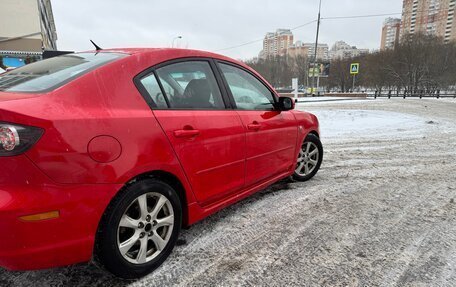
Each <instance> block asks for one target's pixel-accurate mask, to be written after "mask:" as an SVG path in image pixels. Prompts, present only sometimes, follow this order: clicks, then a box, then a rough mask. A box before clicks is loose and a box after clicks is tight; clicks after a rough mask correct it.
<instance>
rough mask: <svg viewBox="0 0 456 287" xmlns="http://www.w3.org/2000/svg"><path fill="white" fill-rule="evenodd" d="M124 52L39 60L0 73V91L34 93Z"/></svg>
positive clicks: (47, 89) (50, 87)
mask: <svg viewBox="0 0 456 287" xmlns="http://www.w3.org/2000/svg"><path fill="white" fill-rule="evenodd" d="M125 56H127V55H126V54H120V53H104V52H102V53H78V54H68V55H63V56H59V57H55V58H51V59H47V60H43V61H40V62H36V63H33V64H30V65H26V66H23V67H21V68H17V69H15V70H12V71H10V72H8V73H5V74H3V75H0V91H6V92H29V93H34V92H45V91H49V90H53V89H56V88H58V87H60V86H62V85H64V84H65V83H67V82H69V81H71V80H74V79H75V78H77V77H80V76H81V75H83V74H85V73H87V72H89V71H91V70H93V69H95V68H98V67H100V66H102V65H105V64H107V63H109V62H112V61H114V60H117V59H119V58H122V57H125Z"/></svg>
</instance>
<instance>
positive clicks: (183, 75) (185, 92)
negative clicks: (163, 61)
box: [156, 61, 225, 109]
mask: <svg viewBox="0 0 456 287" xmlns="http://www.w3.org/2000/svg"><path fill="white" fill-rule="evenodd" d="M156 73H157V76H158V79H159V81H160V82H161V85H162V87H163V90H164V93H165V96H166V97H167V100H168V103H169V108H171V109H225V103H224V102H223V99H222V95H221V93H220V89H219V87H218V85H217V81H216V79H215V76H214V73H213V72H212V69H211V66H210V65H209V62H206V61H187V62H181V63H176V64H170V65H167V66H164V67H162V68H159V69H157V70H156Z"/></svg>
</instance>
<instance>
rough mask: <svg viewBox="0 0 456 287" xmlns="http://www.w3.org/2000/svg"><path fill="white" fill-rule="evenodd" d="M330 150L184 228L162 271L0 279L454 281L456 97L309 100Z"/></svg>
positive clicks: (66, 271)
mask: <svg viewBox="0 0 456 287" xmlns="http://www.w3.org/2000/svg"><path fill="white" fill-rule="evenodd" d="M298 109H302V110H307V111H310V112H312V113H315V114H316V115H318V116H319V120H320V124H321V133H322V141H323V144H324V147H325V159H324V163H323V165H322V168H321V170H320V172H319V173H318V174H317V176H316V177H315V178H314V179H313V180H311V181H309V182H306V183H296V182H290V181H282V182H280V183H277V184H275V185H274V186H272V187H270V188H268V189H266V190H264V191H262V192H260V193H259V194H257V195H254V196H252V197H250V198H248V199H246V200H244V201H242V202H240V203H238V204H236V205H234V206H231V207H229V208H227V209H225V210H223V211H221V212H219V213H217V214H215V215H214V216H211V217H210V218H207V219H205V220H203V221H202V222H200V223H198V224H196V225H194V226H192V227H191V228H190V229H189V230H184V231H183V232H182V235H181V240H180V243H181V244H180V245H179V246H177V247H176V249H175V250H174V253H173V254H172V255H171V256H170V258H169V259H168V260H167V261H166V262H165V263H164V264H163V266H162V267H161V268H159V269H158V270H157V271H156V272H154V273H152V274H150V275H149V276H147V277H145V278H143V279H141V280H138V281H122V280H118V279H116V278H113V277H112V276H110V275H108V274H106V273H104V272H103V271H100V270H98V269H97V268H96V267H95V266H93V265H90V264H80V265H76V266H71V267H67V268H58V269H53V270H45V271H35V272H7V271H1V270H0V286H41V285H43V286H172V285H175V286H304V285H305V286H454V284H455V283H454V282H456V203H455V197H456V164H455V162H456V101H455V100H450V99H446V100H445V101H440V100H428V99H426V100H418V99H416V100H402V99H391V100H387V99H385V100H383V99H382V100H356V101H336V102H318V103H317V102H315V103H299V104H298Z"/></svg>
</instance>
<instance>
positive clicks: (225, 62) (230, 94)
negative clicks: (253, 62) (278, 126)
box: [215, 59, 278, 111]
mask: <svg viewBox="0 0 456 287" xmlns="http://www.w3.org/2000/svg"><path fill="white" fill-rule="evenodd" d="M215 63H216V66H217V71H218V72H219V73H220V76H221V78H222V81H223V84H224V85H225V89H226V92H227V94H228V96H229V98H230V103H231V105H232V106H233V109H235V110H237V111H271V109H252V110H245V109H239V108H238V107H237V105H236V101H235V100H234V96H233V94H232V93H231V89H230V87H229V84H228V81H227V80H226V78H225V75H224V74H223V71H222V68H221V67H220V64H225V65H229V66H232V67H235V68H238V69H240V70H242V71H244V72H247V73H248V74H250V75H252V76H253V77H254V78H255V79H257V80H258V81H259V82H260V83H261V84H262V85H263V86H264V87H265V88H266V89H268V91H269V92H270V93H271V96H272V98H273V100H274V104H273V109H272V110H275V107H276V104H277V103H278V96H277V94H276V93H275V91H274V90H272V89H271V88H270V87H269V85H268V84H266V83H265V81H264V80H263V79H261V78H259V77H258V76H257V75H255V73H253V72H252V71H250V70H249V69H247V68H245V67H243V66H241V65H239V64H236V63H233V62H229V61H225V60H220V59H215Z"/></svg>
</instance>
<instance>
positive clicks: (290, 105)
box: [277, 97, 295, 111]
mask: <svg viewBox="0 0 456 287" xmlns="http://www.w3.org/2000/svg"><path fill="white" fill-rule="evenodd" d="M277 106H278V107H277V108H278V110H280V111H289V110H293V109H294V108H295V101H294V99H292V98H290V97H279V103H278V105H277Z"/></svg>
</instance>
